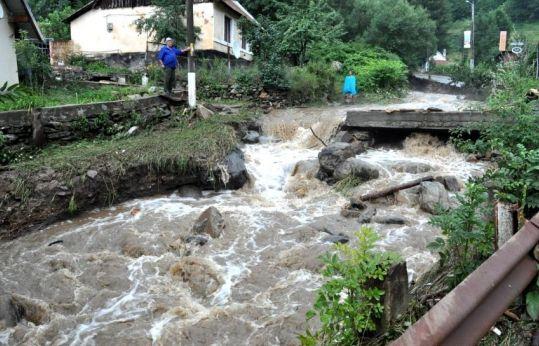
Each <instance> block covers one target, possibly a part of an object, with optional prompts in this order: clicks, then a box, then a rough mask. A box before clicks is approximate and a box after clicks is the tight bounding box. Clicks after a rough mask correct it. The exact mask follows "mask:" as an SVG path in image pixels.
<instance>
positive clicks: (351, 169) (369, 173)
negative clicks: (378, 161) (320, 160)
mask: <svg viewBox="0 0 539 346" xmlns="http://www.w3.org/2000/svg"><path fill="white" fill-rule="evenodd" d="M333 175H334V177H335V179H337V180H342V179H344V178H346V177H348V176H354V177H357V178H359V179H360V180H361V181H368V180H372V179H376V178H378V177H379V176H380V172H379V171H378V169H377V168H376V166H374V165H373V164H371V163H368V162H367V161H364V160H361V159H356V158H354V157H352V158H349V159H347V160H346V161H344V162H343V163H342V164H340V165H339V166H338V167H337V169H335V171H334V173H333Z"/></svg>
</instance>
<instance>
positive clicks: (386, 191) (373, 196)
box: [353, 175, 434, 202]
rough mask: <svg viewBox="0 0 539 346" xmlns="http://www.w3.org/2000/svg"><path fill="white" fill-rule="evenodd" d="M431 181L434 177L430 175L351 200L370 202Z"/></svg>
mask: <svg viewBox="0 0 539 346" xmlns="http://www.w3.org/2000/svg"><path fill="white" fill-rule="evenodd" d="M432 180H434V177H433V176H432V175H427V176H425V177H423V178H419V179H415V180H412V181H409V182H407V183H403V184H399V185H395V186H390V187H387V188H385V189H382V190H378V191H374V192H369V193H366V194H364V195H362V196H360V197H359V198H358V199H357V198H353V199H354V200H355V201H361V202H365V201H370V200H373V199H377V198H380V197H386V196H389V195H391V194H393V193H395V192H398V191H400V190H405V189H409V188H411V187H414V186H417V185H419V184H421V183H422V182H424V181H432Z"/></svg>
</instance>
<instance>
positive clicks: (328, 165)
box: [318, 142, 355, 176]
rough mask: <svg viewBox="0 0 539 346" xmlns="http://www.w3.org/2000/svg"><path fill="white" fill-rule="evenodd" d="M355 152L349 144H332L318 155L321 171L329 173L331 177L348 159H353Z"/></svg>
mask: <svg viewBox="0 0 539 346" xmlns="http://www.w3.org/2000/svg"><path fill="white" fill-rule="evenodd" d="M354 155H355V154H354V150H353V148H352V145H350V144H349V143H343V142H336V143H331V144H330V145H328V146H327V147H325V148H324V149H322V151H320V153H318V161H319V163H320V169H321V170H323V171H325V172H326V173H328V174H329V175H330V176H331V175H332V174H333V171H334V170H335V169H336V168H337V167H338V166H339V165H340V164H341V163H343V162H344V161H345V160H346V159H348V158H351V157H353V156H354Z"/></svg>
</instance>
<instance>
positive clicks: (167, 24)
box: [135, 0, 187, 42]
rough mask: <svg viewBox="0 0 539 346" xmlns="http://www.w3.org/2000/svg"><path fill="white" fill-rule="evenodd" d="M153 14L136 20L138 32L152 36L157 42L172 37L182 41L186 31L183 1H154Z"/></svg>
mask: <svg viewBox="0 0 539 346" xmlns="http://www.w3.org/2000/svg"><path fill="white" fill-rule="evenodd" d="M153 5H154V6H156V10H155V13H154V14H153V15H151V16H150V17H147V18H142V19H138V20H137V21H136V22H135V23H136V25H137V30H138V31H139V32H148V33H150V34H153V35H154V38H155V39H156V40H157V41H159V42H160V41H163V40H164V39H165V38H167V37H172V38H174V39H175V40H177V41H183V40H184V39H185V37H186V33H187V29H186V27H185V25H184V23H183V18H185V0H154V1H153Z"/></svg>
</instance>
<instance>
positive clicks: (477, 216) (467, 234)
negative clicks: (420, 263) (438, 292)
mask: <svg viewBox="0 0 539 346" xmlns="http://www.w3.org/2000/svg"><path fill="white" fill-rule="evenodd" d="M457 200H458V202H459V206H458V207H457V208H455V209H450V210H440V214H439V215H437V216H433V217H432V219H431V221H430V222H431V224H433V225H435V226H438V227H440V228H441V229H442V234H443V235H444V236H445V238H441V237H440V238H436V240H435V241H434V242H432V243H431V244H429V248H430V249H431V250H434V251H437V252H438V253H439V254H440V260H441V262H442V265H443V266H444V265H447V266H449V267H450V268H451V269H452V273H453V275H452V276H448V277H447V280H448V282H447V283H448V284H449V285H450V286H451V287H454V286H456V285H457V284H458V283H460V282H461V281H462V280H463V279H464V278H465V277H466V276H468V274H470V273H471V272H472V271H473V270H475V268H477V267H478V266H479V265H480V264H481V263H482V262H483V261H484V260H485V259H487V258H488V257H489V256H490V254H491V253H492V252H493V251H494V249H493V243H494V242H493V240H494V226H493V224H492V222H491V221H488V220H490V218H488V217H486V216H487V215H489V210H490V209H489V206H488V204H487V200H488V196H487V190H486V188H485V187H483V186H482V185H481V184H478V183H469V184H468V185H467V186H466V191H465V192H464V194H462V195H457Z"/></svg>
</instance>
